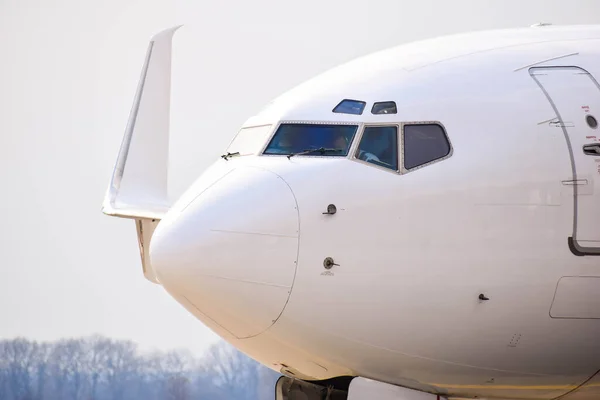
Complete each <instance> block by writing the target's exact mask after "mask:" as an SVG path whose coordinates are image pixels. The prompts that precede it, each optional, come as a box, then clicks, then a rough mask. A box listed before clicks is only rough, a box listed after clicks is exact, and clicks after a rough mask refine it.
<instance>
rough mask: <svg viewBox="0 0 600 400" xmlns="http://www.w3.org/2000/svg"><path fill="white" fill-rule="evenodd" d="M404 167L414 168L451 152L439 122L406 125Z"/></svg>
mask: <svg viewBox="0 0 600 400" xmlns="http://www.w3.org/2000/svg"><path fill="white" fill-rule="evenodd" d="M403 139H404V146H403V147H404V150H403V152H404V154H403V159H404V168H406V169H412V168H416V167H418V166H421V165H423V164H428V163H430V162H432V161H435V160H437V159H440V158H443V157H445V156H447V155H448V154H449V153H450V143H449V142H448V138H447V137H446V133H445V132H444V129H443V128H442V127H441V126H440V125H437V124H415V125H404V133H403Z"/></svg>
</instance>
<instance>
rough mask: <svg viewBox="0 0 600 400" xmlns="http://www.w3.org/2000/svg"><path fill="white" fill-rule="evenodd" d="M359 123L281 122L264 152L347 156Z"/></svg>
mask: <svg viewBox="0 0 600 400" xmlns="http://www.w3.org/2000/svg"><path fill="white" fill-rule="evenodd" d="M357 129H358V125H321V124H281V125H280V126H279V128H277V132H275V135H273V139H271V142H270V143H269V145H268V146H267V148H266V150H265V151H264V153H263V154H283V155H290V154H297V153H303V154H304V155H323V156H346V155H348V149H349V148H350V145H351V144H352V140H353V139H354V135H355V134H356V130H357Z"/></svg>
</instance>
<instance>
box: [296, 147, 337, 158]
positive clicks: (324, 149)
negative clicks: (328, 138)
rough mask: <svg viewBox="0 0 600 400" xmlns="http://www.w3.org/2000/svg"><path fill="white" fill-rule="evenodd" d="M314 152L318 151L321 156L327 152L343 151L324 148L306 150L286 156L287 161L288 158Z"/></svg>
mask: <svg viewBox="0 0 600 400" xmlns="http://www.w3.org/2000/svg"><path fill="white" fill-rule="evenodd" d="M315 151H318V152H319V153H321V154H325V153H329V152H340V151H344V149H330V148H326V147H319V148H318V149H307V150H303V151H301V152H299V153H291V154H289V155H288V156H287V158H288V160H289V159H290V158H292V157H293V156H300V155H302V154H308V153H313V152H315Z"/></svg>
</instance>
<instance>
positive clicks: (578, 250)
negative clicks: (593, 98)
mask: <svg viewBox="0 0 600 400" xmlns="http://www.w3.org/2000/svg"><path fill="white" fill-rule="evenodd" d="M551 70H577V71H581V72H583V73H585V74H586V75H588V77H589V78H590V79H591V81H592V82H593V83H594V85H595V86H596V89H598V92H599V95H600V84H598V81H597V80H596V78H595V77H594V75H592V74H591V73H590V72H589V71H588V70H586V69H585V68H582V67H580V66H577V65H556V66H535V67H531V68H529V70H528V71H529V76H531V78H532V79H533V80H534V81H535V83H536V84H537V85H538V87H539V88H540V89H541V90H542V92H543V93H544V96H546V99H547V100H548V102H549V103H550V105H551V106H552V109H553V110H554V113H555V114H556V117H557V118H558V121H559V123H560V127H561V129H562V132H563V135H564V138H565V141H566V143H567V148H568V149H569V157H570V160H571V174H572V178H573V181H575V180H576V179H577V169H576V165H575V156H574V154H573V146H572V144H571V139H570V138H569V133H568V131H567V127H566V126H565V121H564V120H563V118H562V116H561V115H560V111H559V110H558V108H557V107H556V104H554V101H553V100H552V97H550V95H549V94H548V92H547V91H546V88H545V87H544V85H542V83H541V82H540V81H539V80H538V79H537V78H536V75H542V74H539V73H538V74H536V72H538V71H551ZM572 186H573V232H572V234H571V236H569V237H568V238H567V244H568V246H569V250H571V252H572V253H573V254H574V255H576V256H580V257H581V256H600V246H599V247H585V246H582V245H580V244H579V243H577V213H578V203H579V197H578V191H579V188H578V187H577V186H578V185H575V184H574V185H572ZM598 229H600V227H598Z"/></svg>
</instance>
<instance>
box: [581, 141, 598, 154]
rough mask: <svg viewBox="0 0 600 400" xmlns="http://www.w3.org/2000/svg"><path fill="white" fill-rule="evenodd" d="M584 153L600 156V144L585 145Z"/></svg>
mask: <svg viewBox="0 0 600 400" xmlns="http://www.w3.org/2000/svg"><path fill="white" fill-rule="evenodd" d="M583 153H584V154H586V155H588V156H600V143H594V144H584V145H583Z"/></svg>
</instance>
